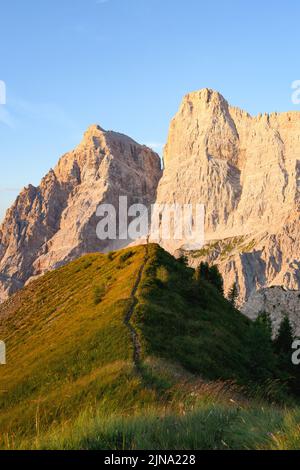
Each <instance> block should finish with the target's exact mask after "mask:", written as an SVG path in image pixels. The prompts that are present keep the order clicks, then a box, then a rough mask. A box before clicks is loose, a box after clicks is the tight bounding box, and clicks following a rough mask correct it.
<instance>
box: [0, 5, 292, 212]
mask: <svg viewBox="0 0 300 470" xmlns="http://www.w3.org/2000/svg"><path fill="white" fill-rule="evenodd" d="M0 17H1V28H0V80H3V81H5V83H6V87H7V104H6V105H5V106H4V105H0V161H1V173H0V218H2V217H3V214H4V210H5V209H6V208H7V207H8V205H9V204H10V203H11V202H12V201H13V200H14V198H15V197H16V195H17V192H18V191H19V190H20V189H21V188H22V187H23V186H25V185H27V184H28V183H32V184H38V182H39V180H40V178H41V177H42V176H43V175H44V174H45V173H46V172H47V171H48V169H49V168H50V167H53V166H54V165H55V163H56V162H57V160H58V158H59V156H60V155H61V154H63V153H64V152H66V151H68V150H70V149H72V148H73V147H74V146H75V145H77V144H78V143H79V141H80V139H81V136H82V133H83V132H84V130H85V129H86V128H87V127H88V126H89V125H90V124H92V123H99V124H100V125H101V126H102V127H104V128H105V129H113V130H117V131H120V132H123V133H125V134H128V135H130V136H131V137H133V138H134V139H136V140H137V141H138V142H141V143H146V144H151V145H152V146H154V147H155V149H160V146H161V145H162V144H163V143H164V142H165V141H166V137H167V132H168V126H169V122H170V119H171V118H172V116H173V115H174V113H175V112H176V110H177V108H178V105H179V103H180V101H181V99H182V96H183V95H184V94H186V93H187V92H189V91H193V90H196V89H200V88H203V87H210V88H214V89H217V90H218V91H220V92H221V93H222V94H223V95H224V96H225V98H226V99H228V100H229V101H230V103H232V104H233V105H236V106H239V107H241V108H244V109H246V110H247V111H249V112H250V113H252V114H257V113H258V112H271V111H286V110H290V109H291V110H299V111H300V105H298V106H296V105H294V104H293V103H292V101H291V94H292V91H291V84H292V82H293V81H294V80H297V79H300V63H299V62H300V60H299V58H300V46H299V45H300V28H299V20H300V3H299V1H298V0H286V1H284V2H283V1H282V0H280V1H278V0H272V1H271V0H264V1H257V0H254V1H251V2H246V1H242V0H215V1H213V0H210V1H209V0H206V1H201V0H98V1H97V0H43V1H41V0H1V4H0Z"/></svg>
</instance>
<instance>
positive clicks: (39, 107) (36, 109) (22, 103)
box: [11, 99, 76, 128]
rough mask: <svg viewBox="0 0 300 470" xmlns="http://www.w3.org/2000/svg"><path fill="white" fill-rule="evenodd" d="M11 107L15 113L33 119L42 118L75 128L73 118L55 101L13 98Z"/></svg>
mask: <svg viewBox="0 0 300 470" xmlns="http://www.w3.org/2000/svg"><path fill="white" fill-rule="evenodd" d="M11 104H12V107H13V108H14V111H15V112H16V114H17V115H19V116H20V115H21V116H26V118H29V119H34V120H43V121H47V122H49V123H51V124H56V125H59V126H63V127H67V128H75V127H76V124H75V122H74V120H73V119H72V118H71V117H70V116H69V115H68V114H67V113H66V112H65V111H64V109H63V108H61V107H60V106H59V105H57V104H56V103H32V102H29V101H26V100H20V99H17V100H13V101H12V103H11Z"/></svg>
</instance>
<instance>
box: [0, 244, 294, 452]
mask: <svg viewBox="0 0 300 470" xmlns="http://www.w3.org/2000/svg"><path fill="white" fill-rule="evenodd" d="M221 287H222V286H221V284H220V277H219V275H218V272H217V270H216V269H211V267H209V266H204V267H203V269H202V271H201V270H200V271H198V272H197V273H195V272H194V270H193V269H191V268H188V267H187V266H186V264H185V262H181V261H177V260H175V259H174V258H173V257H172V256H171V255H170V254H168V253H166V252H165V251H164V250H163V249H161V248H160V247H159V246H157V245H147V246H139V247H135V248H131V249H125V250H122V251H120V252H115V253H113V254H108V255H102V254H91V255H87V256H84V257H83V258H81V259H79V260H77V261H74V262H72V263H70V264H69V265H67V266H65V267H62V268H60V269H58V270H56V271H53V272H51V273H48V274H46V275H45V276H43V277H41V278H39V279H37V280H35V281H33V282H32V283H31V284H29V285H28V286H27V287H25V288H24V289H23V290H22V291H20V292H18V293H17V294H15V295H14V296H13V297H12V298H11V299H10V300H9V301H8V302H6V303H4V304H2V305H0V319H1V320H0V337H1V339H3V340H5V341H6V345H7V365H6V366H1V368H0V374H1V375H0V409H1V414H0V447H1V448H3V449H8V448H10V449H11V448H34V449H35V448H43V449H44V448H66V449H73V448H75V449H76V448H82V449H102V448H105V449H131V448H132V449H139V448H148V449H149V448H151V449H165V448H170V449H178V448H183V449H194V448H207V449H222V448H271V447H275V448H285V447H289V446H296V445H297V442H298V441H299V439H298V441H297V437H296V429H297V426H298V424H297V423H298V422H299V420H298V417H299V414H300V412H298V410H296V409H295V410H294V411H293V410H291V409H290V410H288V409H283V408H282V402H283V401H284V402H285V404H286V406H289V407H292V406H294V401H293V399H292V398H291V397H290V396H289V395H288V394H287V389H286V387H285V379H286V377H284V380H283V375H282V370H281V369H280V367H278V363H277V358H278V357H279V355H280V353H279V352H278V351H279V350H276V348H275V347H274V345H273V343H272V341H271V339H270V334H271V333H270V329H269V324H268V319H267V318H263V317H260V318H259V319H258V320H257V321H256V322H251V321H250V320H248V319H247V318H245V317H244V316H243V315H241V314H240V313H239V312H238V311H237V310H236V309H235V308H234V307H233V306H232V304H231V303H230V302H228V301H227V300H226V299H225V298H224V297H223V295H222V293H221V291H222V289H221ZM279 343H280V344H281V343H282V341H281V340H280V341H279ZM278 347H279V346H278ZM280 347H281V346H280ZM137 356H138V357H137ZM137 365H138V367H137ZM275 402H276V404H275Z"/></svg>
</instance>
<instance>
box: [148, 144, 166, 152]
mask: <svg viewBox="0 0 300 470" xmlns="http://www.w3.org/2000/svg"><path fill="white" fill-rule="evenodd" d="M145 145H146V146H147V147H149V148H151V149H152V150H155V152H162V150H163V148H164V144H162V143H161V142H146V143H145Z"/></svg>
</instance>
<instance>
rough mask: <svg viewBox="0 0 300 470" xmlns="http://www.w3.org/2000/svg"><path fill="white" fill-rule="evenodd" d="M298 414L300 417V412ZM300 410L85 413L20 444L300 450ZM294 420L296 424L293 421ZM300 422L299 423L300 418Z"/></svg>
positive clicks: (219, 408)
mask: <svg viewBox="0 0 300 470" xmlns="http://www.w3.org/2000/svg"><path fill="white" fill-rule="evenodd" d="M296 415H298V416H296ZM299 416H300V415H299V411H298V412H297V413H293V414H292V415H291V414H290V413H288V412H285V411H282V410H281V411H280V410H276V411H274V409H271V408H264V407H257V408H251V409H250V408H245V409H242V408H239V407H237V406H232V407H231V408H230V407H228V406H225V405H206V406H203V407H202V408H199V409H197V410H195V411H193V412H190V413H187V414H182V415H178V414H177V415H176V414H174V413H169V411H167V410H165V413H162V412H161V410H160V412H159V413H158V411H157V410H155V409H152V410H151V409H150V410H148V411H147V412H146V413H145V415H143V416H141V415H137V416H133V417H123V418H121V417H117V416H111V417H109V418H107V417H105V416H104V414H102V413H99V414H97V415H95V416H94V417H91V416H88V414H87V413H83V414H81V415H80V416H79V418H78V419H77V420H76V422H75V423H74V424H73V425H72V426H69V425H68V423H65V424H64V425H62V426H60V427H58V428H56V429H53V430H52V431H50V432H49V433H48V434H46V435H44V436H43V437H42V438H40V439H37V440H35V442H34V443H32V442H31V443H29V442H23V443H22V444H21V446H20V447H23V448H28V447H29V448H37V449H65V450H71V449H85V450H98V449H100V450H101V449H105V450H135V449H148V450H149V449H152V450H165V449H171V450H178V449H182V450H195V449H206V450H221V449H270V448H275V449H276V448H278V449H279V448H280V449H281V448H287V449H288V448H299V446H300V438H299V435H298V436H297V433H296V429H297V430H298V432H299V425H296V421H297V419H298V418H299ZM291 419H292V422H293V427H291V425H290V420H291ZM298 422H299V421H298Z"/></svg>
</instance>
